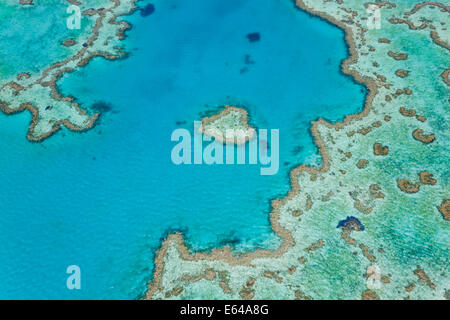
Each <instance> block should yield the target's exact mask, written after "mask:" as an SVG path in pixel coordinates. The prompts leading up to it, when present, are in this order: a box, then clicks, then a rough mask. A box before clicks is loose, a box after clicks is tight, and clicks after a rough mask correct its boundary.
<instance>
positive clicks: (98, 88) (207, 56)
mask: <svg viewBox="0 0 450 320" xmlns="http://www.w3.org/2000/svg"><path fill="white" fill-rule="evenodd" d="M147 3H148V1H147V2H146V1H143V2H141V3H140V5H142V6H145V5H146V4H147ZM151 3H152V4H154V6H155V7H154V8H155V11H154V12H153V13H152V14H151V15H148V16H146V17H142V15H140V14H139V13H136V14H134V15H133V16H131V17H127V18H126V20H128V21H130V22H132V23H133V29H132V30H131V31H129V32H128V35H129V37H128V38H127V39H126V40H125V41H124V44H125V47H126V49H127V50H128V51H129V52H131V55H130V57H129V58H127V59H124V60H120V61H114V62H110V61H105V60H103V59H95V60H93V61H91V63H90V64H89V65H88V66H87V67H85V68H83V69H82V70H80V71H78V72H76V73H73V74H70V75H67V76H65V77H64V78H63V79H62V80H61V81H59V83H58V86H59V87H60V90H61V91H62V92H63V93H64V94H71V95H74V96H75V97H77V98H78V99H79V102H80V103H82V105H83V106H84V107H87V108H89V107H90V106H92V105H93V104H95V103H98V102H102V103H107V104H108V105H109V106H110V107H111V110H110V111H108V112H106V113H104V114H103V116H102V118H101V121H100V123H99V125H98V126H96V127H95V128H94V129H92V130H90V131H88V132H86V133H81V134H80V133H73V132H69V131H67V130H64V131H63V132H60V133H58V134H57V135H55V136H53V137H52V138H50V139H48V140H46V141H44V142H43V143H40V144H33V143H29V142H28V141H27V140H26V139H25V134H26V130H27V127H28V122H29V121H30V118H31V116H30V115H29V114H20V115H16V116H14V117H6V116H4V115H3V114H1V115H0V130H1V135H0V137H1V138H0V150H2V152H1V154H0V161H1V167H0V182H1V184H2V192H1V193H0V212H1V214H0V242H1V243H2V245H1V246H0V257H2V264H1V266H0V298H64V299H70V298H114V299H115V298H119V299H122V298H136V297H138V296H140V295H141V294H142V293H143V292H144V291H145V288H146V282H147V281H148V280H149V279H150V278H151V273H152V268H153V259H154V253H155V251H156V250H157V248H158V247H159V245H160V242H161V238H162V237H164V235H166V234H167V232H169V231H173V230H180V231H183V232H184V233H185V236H186V238H187V242H188V244H189V245H190V246H191V247H192V248H193V249H195V250H208V249H211V248H212V247H214V246H223V245H225V244H228V243H231V244H233V245H234V246H235V247H236V250H241V251H242V250H251V249H255V248H258V247H269V248H274V247H276V246H277V245H278V243H279V239H278V238H277V237H276V236H275V235H274V234H273V233H272V231H271V228H270V224H269V220H268V217H269V215H268V214H269V211H270V199H273V198H276V197H282V196H283V195H285V194H286V193H287V192H288V190H289V179H288V173H289V171H290V170H291V169H292V168H293V167H295V166H296V165H298V164H300V163H302V162H307V163H313V164H314V163H320V161H319V162H317V148H316V147H315V146H314V144H313V142H312V138H311V136H310V133H309V127H310V121H312V120H314V119H317V118H318V117H324V118H326V119H329V120H333V121H335V120H340V119H342V118H343V117H344V116H345V115H346V114H349V113H354V112H358V111H360V109H361V108H362V105H363V100H364V93H365V92H364V89H363V88H362V86H360V85H357V84H355V83H354V82H352V79H351V78H350V77H347V76H345V75H343V74H341V73H340V71H339V70H340V63H341V61H342V59H344V58H345V57H346V56H347V54H348V52H347V48H346V46H345V43H344V39H343V36H344V35H343V32H342V31H341V30H339V29H337V28H336V27H334V26H331V25H330V24H328V23H326V22H324V21H323V20H320V19H318V18H314V17H311V16H309V15H308V14H306V13H304V12H301V11H299V10H297V9H295V8H294V7H293V4H292V3H291V1H289V0H258V1H256V0H246V1H243V0H227V1H222V0H209V1H198V0H183V1H182V0H158V1H152V2H151ZM255 32H257V33H259V35H260V39H259V41H253V42H251V41H249V39H248V37H247V35H248V34H250V33H255ZM246 57H247V58H246ZM246 61H247V63H246ZM249 62H250V63H249ZM244 68H246V69H244ZM224 104H236V105H240V106H245V107H246V108H247V110H248V111H249V114H250V117H251V123H252V124H253V125H254V126H256V127H258V128H265V129H279V130H280V170H279V173H278V174H277V175H273V176H261V175H260V174H259V167H258V166H254V165H234V166H230V165H216V166H207V165H198V166H194V165H191V166H175V165H174V164H173V163H172V162H171V159H170V152H171V149H172V147H173V146H174V143H173V142H171V141H170V136H171V133H172V131H173V130H174V129H176V128H179V127H184V128H187V129H189V130H191V131H192V122H193V121H194V120H199V119H200V118H201V116H202V115H204V114H205V112H210V111H213V110H217V108H218V107H219V106H221V105H224ZM73 264H75V265H79V266H80V268H81V272H82V289H81V290H79V291H76V290H74V291H69V290H67V289H66V277H67V275H66V274H65V270H66V268H67V266H68V265H73Z"/></svg>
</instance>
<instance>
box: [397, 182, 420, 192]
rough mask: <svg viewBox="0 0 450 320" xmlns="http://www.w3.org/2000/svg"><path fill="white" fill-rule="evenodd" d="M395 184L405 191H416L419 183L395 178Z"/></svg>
mask: <svg viewBox="0 0 450 320" xmlns="http://www.w3.org/2000/svg"><path fill="white" fill-rule="evenodd" d="M397 186H398V187H399V189H400V190H402V191H403V192H406V193H417V192H419V189H420V184H419V183H412V182H411V181H409V180H408V179H397Z"/></svg>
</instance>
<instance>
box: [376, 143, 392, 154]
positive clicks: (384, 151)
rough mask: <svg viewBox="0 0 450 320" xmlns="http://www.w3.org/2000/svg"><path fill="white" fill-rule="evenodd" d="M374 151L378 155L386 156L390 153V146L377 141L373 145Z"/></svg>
mask: <svg viewBox="0 0 450 320" xmlns="http://www.w3.org/2000/svg"><path fill="white" fill-rule="evenodd" d="M373 153H374V154H375V155H376V156H386V155H388V153H389V147H387V146H383V145H382V144H381V143H379V142H375V143H374V145H373Z"/></svg>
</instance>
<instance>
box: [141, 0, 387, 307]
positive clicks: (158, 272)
mask: <svg viewBox="0 0 450 320" xmlns="http://www.w3.org/2000/svg"><path fill="white" fill-rule="evenodd" d="M295 4H296V5H297V6H298V7H299V8H301V9H302V10H304V11H307V12H309V13H311V14H313V15H316V16H319V17H321V18H322V19H325V20H327V21H329V22H331V23H333V24H334V25H336V26H338V27H340V28H341V29H343V30H344V31H345V40H346V42H347V43H348V45H349V52H350V57H349V58H347V59H345V60H344V61H343V62H342V65H341V69H342V72H343V73H345V74H348V75H351V76H352V77H353V78H354V79H355V81H357V82H358V83H361V84H364V85H365V86H366V87H367V88H368V94H367V96H366V100H365V103H364V108H363V111H362V112H361V113H359V114H352V115H348V116H346V117H345V119H344V120H343V121H342V122H338V123H335V124H332V123H329V122H327V121H325V120H324V119H319V120H317V121H315V122H313V123H312V127H311V132H312V135H313V137H314V142H315V144H316V145H317V146H318V149H319V153H320V155H321V156H322V159H323V161H322V166H321V167H320V168H318V169H316V168H313V167H308V166H306V165H304V164H303V165H301V166H299V167H297V168H296V169H294V170H292V171H291V173H290V182H291V190H290V191H289V193H288V195H287V197H285V198H284V199H277V200H275V201H273V202H272V206H273V210H272V212H271V213H270V222H271V226H272V229H273V230H274V232H275V233H276V234H277V235H278V236H279V237H280V238H281V239H282V240H283V241H282V244H281V245H280V247H279V248H278V249H277V250H275V251H270V250H256V251H253V252H249V253H246V254H243V255H240V256H236V255H233V254H232V253H231V250H230V247H224V248H222V249H214V250H213V251H212V252H211V253H210V254H208V253H200V252H196V253H191V252H190V251H189V249H188V248H187V247H186V245H185V243H184V240H183V237H182V235H181V234H179V233H176V234H171V235H169V236H168V237H167V238H166V239H165V240H164V241H163V242H162V245H161V248H160V249H159V250H158V252H157V255H156V259H155V271H154V274H153V280H152V281H151V282H150V283H149V286H148V291H147V294H146V298H147V299H151V298H152V297H153V295H154V294H155V293H156V292H157V291H159V290H160V289H161V280H162V274H163V271H164V264H165V262H164V256H165V255H166V253H167V249H168V247H169V244H170V243H171V242H172V241H174V242H175V243H176V246H177V248H178V252H179V253H180V255H181V257H182V259H184V260H188V261H196V260H210V261H211V260H212V261H213V260H223V261H226V262H227V263H228V264H230V265H239V264H243V265H248V264H250V263H251V261H252V260H253V259H254V258H258V257H272V258H278V257H280V256H281V255H283V254H284V253H285V252H286V251H287V249H288V248H290V247H291V246H293V245H294V239H293V237H292V234H291V232H290V231H289V230H287V229H285V228H284V227H282V226H281V224H280V222H279V208H280V207H281V206H282V205H283V204H284V203H286V202H287V201H289V200H291V199H292V198H293V197H294V196H295V195H297V194H298V193H300V187H299V184H298V179H297V177H298V176H299V175H300V174H301V173H302V172H303V171H306V172H308V173H311V174H321V173H324V172H327V171H328V170H329V168H330V159H329V155H328V152H327V149H326V146H325V142H324V140H323V138H322V137H321V135H320V133H319V131H318V130H317V127H318V126H319V125H324V126H327V127H328V128H337V129H340V128H343V127H345V126H346V125H347V124H348V123H350V122H351V121H353V120H359V119H362V118H364V117H365V116H366V115H367V114H368V113H369V111H370V107H371V104H372V101H373V99H374V97H375V95H376V94H377V92H378V89H377V86H376V83H375V81H374V80H373V79H371V78H369V77H365V76H362V75H361V74H359V73H358V72H357V71H355V70H350V69H349V65H351V64H353V63H354V62H356V61H357V60H358V53H357V51H356V44H355V42H354V41H353V31H352V29H351V28H349V27H348V26H347V25H346V24H345V23H343V22H342V21H339V20H337V19H335V18H333V17H331V16H329V15H327V14H325V13H323V12H319V11H315V10H313V9H311V8H308V7H307V6H306V5H305V3H304V2H303V1H302V0H295Z"/></svg>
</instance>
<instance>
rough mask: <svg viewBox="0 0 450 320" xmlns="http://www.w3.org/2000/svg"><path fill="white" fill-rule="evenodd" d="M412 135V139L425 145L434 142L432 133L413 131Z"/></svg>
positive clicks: (420, 130) (419, 130)
mask: <svg viewBox="0 0 450 320" xmlns="http://www.w3.org/2000/svg"><path fill="white" fill-rule="evenodd" d="M412 135H413V138H414V139H416V140H418V141H420V142H422V143H425V144H428V143H431V142H433V141H434V140H435V136H434V134H432V133H430V134H425V133H424V131H423V130H422V129H416V130H414V131H413V133H412Z"/></svg>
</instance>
